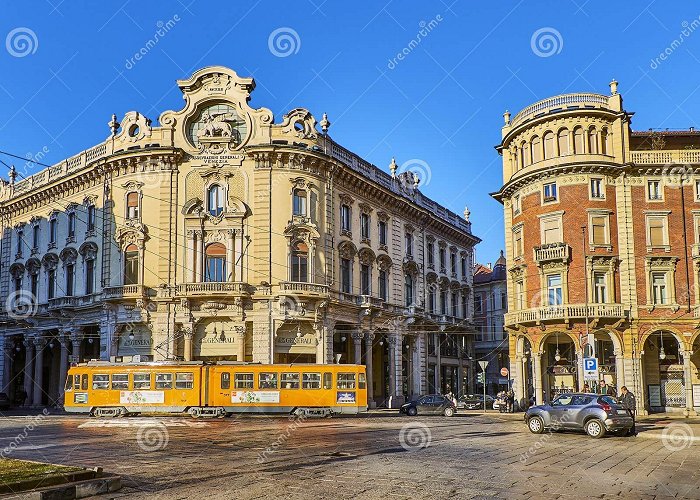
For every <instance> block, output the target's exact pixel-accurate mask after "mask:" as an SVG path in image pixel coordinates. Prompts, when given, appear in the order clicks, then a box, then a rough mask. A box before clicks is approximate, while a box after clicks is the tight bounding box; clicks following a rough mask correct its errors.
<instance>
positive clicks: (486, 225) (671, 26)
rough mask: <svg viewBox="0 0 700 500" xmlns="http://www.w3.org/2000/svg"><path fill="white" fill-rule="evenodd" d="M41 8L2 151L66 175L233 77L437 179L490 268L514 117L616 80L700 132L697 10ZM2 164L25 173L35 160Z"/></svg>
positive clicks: (266, 100) (17, 16) (13, 38)
mask: <svg viewBox="0 0 700 500" xmlns="http://www.w3.org/2000/svg"><path fill="white" fill-rule="evenodd" d="M28 4H29V2H25V3H22V2H16V3H11V4H10V5H7V4H6V5H4V6H3V16H2V19H1V20H0V35H1V38H0V42H5V44H4V46H3V45H0V75H1V76H0V150H3V151H8V152H11V153H15V154H17V155H19V156H23V157H25V156H27V155H36V154H37V153H39V152H42V154H43V155H45V156H44V158H43V160H42V161H43V162H44V163H48V164H52V163H55V162H57V161H60V160H61V159H63V158H65V157H67V156H70V155H72V154H75V153H77V152H79V151H81V150H83V149H86V148H88V147H90V146H92V145H94V144H96V143H98V142H100V141H102V140H104V139H105V138H106V137H107V135H108V133H109V130H108V127H107V122H109V120H110V117H111V115H112V113H116V114H117V116H118V117H119V118H120V119H121V117H122V116H123V115H124V113H126V112H127V111H130V110H137V111H140V112H141V113H143V114H145V115H146V116H148V117H149V118H151V119H152V120H153V121H154V123H155V122H156V121H157V118H158V116H159V115H160V113H161V112H163V111H165V110H168V109H180V108H181V107H182V106H183V101H182V95H181V93H180V91H179V89H178V88H177V86H176V84H175V80H176V79H178V78H186V77H188V76H190V75H191V73H192V72H193V71H194V70H196V69H198V68H201V67H203V66H208V65H215V64H221V65H225V66H229V67H231V68H233V69H234V70H236V71H237V72H238V73H239V74H240V75H242V76H253V77H254V78H255V79H256V82H257V83H258V87H257V89H256V90H255V92H254V93H253V99H252V102H251V104H252V105H253V106H254V107H260V106H265V107H268V108H270V109H272V110H273V112H274V114H275V118H276V120H280V119H281V117H282V115H283V114H284V113H285V112H287V111H289V110H291V109H293V108H296V107H305V108H308V109H309V110H311V112H312V113H314V115H316V117H317V118H318V119H320V117H321V114H322V113H323V112H327V113H328V117H329V119H330V120H331V122H332V126H331V129H330V133H331V135H332V136H333V137H334V138H335V139H336V140H337V141H338V142H340V143H341V144H343V145H345V146H346V147H347V148H349V149H351V150H353V151H355V152H356V153H358V154H360V155H361V156H363V157H365V158H366V159H367V160H369V161H371V162H372V163H374V164H376V165H378V166H379V167H381V168H388V165H389V162H390V160H391V157H392V156H395V157H396V160H397V163H398V164H399V165H404V164H406V165H408V164H410V165H412V166H414V167H416V168H418V169H419V170H421V169H422V170H424V171H425V172H423V177H424V180H425V182H424V185H423V186H422V189H423V191H424V192H425V193H426V194H427V195H428V196H431V197H433V198H435V199H436V200H438V201H439V202H441V203H442V204H444V205H446V206H447V207H449V208H450V209H452V210H454V211H456V212H457V213H460V214H461V213H462V211H463V209H464V206H465V205H468V206H469V208H470V210H471V212H472V221H473V230H474V232H475V234H477V235H478V236H480V237H481V238H483V240H484V242H483V243H482V244H481V245H480V246H479V247H478V249H477V259H478V260H479V261H481V262H493V261H494V260H495V259H496V258H497V256H498V252H499V250H500V249H501V248H502V246H503V215H502V208H501V206H500V204H498V203H497V202H495V201H494V200H492V199H491V198H490V197H489V196H488V193H489V192H492V191H496V190H497V189H498V188H499V186H500V184H501V181H502V176H501V175H502V174H501V163H500V157H499V156H498V155H497V153H496V152H495V150H494V149H493V146H494V145H496V144H497V143H498V142H499V140H500V129H501V126H502V124H503V117H502V114H503V112H504V111H505V110H506V109H509V110H510V111H511V112H512V113H513V114H514V113H516V112H517V111H518V110H519V109H521V108H523V107H525V106H527V105H528V104H531V103H532V102H535V101H537V100H539V99H542V98H545V97H548V96H551V95H556V94H560V93H566V92H578V91H583V92H589V91H591V92H600V93H607V92H608V91H609V88H608V83H609V82H610V80H611V79H612V78H613V77H614V78H616V79H617V80H618V81H619V82H620V88H619V90H620V92H621V93H622V95H623V98H624V100H625V106H626V108H627V109H628V110H631V111H636V112H637V114H636V116H635V117H634V120H633V127H634V128H635V129H637V130H641V129H648V128H650V127H654V128H687V127H690V126H698V125H700V124H699V123H698V122H697V120H696V117H697V116H699V112H700V109H699V108H700V92H699V87H700V78H698V76H699V75H700V28H698V29H697V31H695V30H696V28H695V27H696V26H697V24H695V25H693V24H692V22H693V21H697V20H698V19H699V18H700V5H698V4H696V3H694V2H670V1H669V2H662V1H660V0H656V1H652V2H648V1H647V0H643V1H639V2H609V1H605V2H602V1H596V0H563V1H561V2H545V1H540V2H538V1H528V2H525V1H503V2H466V1H457V2H454V3H452V2H450V1H449V0H448V1H445V2H442V1H431V2H425V1H413V0H411V1H408V0H406V1H401V2H399V1H398V0H394V1H392V2H389V3H384V2H353V3H347V2H331V1H328V0H326V1H324V0H297V1H295V2H272V1H271V2H262V1H244V0H239V1H236V2H205V1H202V0H194V1H193V0H181V1H169V2H155V1H154V2H136V1H134V0H132V1H130V2H127V3H125V4H119V6H118V5H117V3H116V2H84V1H70V2H69V1H61V0H37V1H36V2H32V5H31V6H29V5H28ZM19 5H27V6H26V7H25V6H19ZM431 20H432V21H433V22H432V23H431ZM168 21H171V23H170V26H171V28H170V29H168V30H167V33H165V34H164V35H162V36H161V37H160V39H159V40H158V43H157V44H155V45H154V46H152V47H151V48H149V49H148V50H147V53H146V54H145V55H144V56H143V57H142V58H141V60H139V61H136V60H134V61H133V62H130V61H129V60H130V59H132V58H133V57H134V55H135V54H136V53H137V52H139V51H140V50H141V49H142V48H144V47H145V46H146V43H147V41H148V40H150V39H153V38H154V37H155V36H156V32H157V31H158V29H159V26H163V25H164V24H165V23H168ZM421 26H425V27H424V28H423V33H424V35H421V36H420V37H421V40H420V43H417V44H411V40H415V39H416V38H417V37H418V36H419V32H420V31H421ZM430 26H432V28H430ZM277 30H279V31H277ZM684 30H685V34H683V35H682V32H683V31H684ZM276 31H277V33H278V37H277V38H275V37H271V35H272V34H273V33H274V32H276ZM162 32H163V29H161V33H162ZM425 33H427V34H425ZM537 33H539V35H537V36H535V35H536V34H537ZM285 36H286V37H287V38H285ZM533 36H534V38H533ZM280 37H281V38H280ZM679 38H682V43H675V44H674V40H679ZM275 40H277V41H278V42H279V45H276V44H275ZM285 42H289V43H291V45H285ZM403 49H406V51H405V52H406V55H405V56H404V57H403V59H402V60H398V59H396V61H393V60H394V58H396V56H397V54H398V53H400V52H402V51H403ZM662 52H667V53H668V55H665V56H664V57H665V60H661V59H659V55H660V54H661V53H662ZM0 159H2V160H3V161H5V162H6V163H8V164H9V163H14V164H16V165H17V167H18V168H19V169H20V170H21V171H23V165H24V163H25V162H24V161H23V160H16V159H14V160H13V159H12V158H9V157H7V156H2V155H0ZM406 162H409V163H408V164H407V163H406ZM1 168H2V169H3V170H2V171H1V172H2V175H6V169H5V167H1ZM27 173H29V174H31V173H32V170H29V171H28V172H27Z"/></svg>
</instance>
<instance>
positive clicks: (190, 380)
mask: <svg viewBox="0 0 700 500" xmlns="http://www.w3.org/2000/svg"><path fill="white" fill-rule="evenodd" d="M193 387H194V373H192V372H184V373H176V374H175V389H192V388H193ZM251 387H252V385H251Z"/></svg>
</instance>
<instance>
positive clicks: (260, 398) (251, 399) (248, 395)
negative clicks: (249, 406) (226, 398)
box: [231, 391, 280, 403]
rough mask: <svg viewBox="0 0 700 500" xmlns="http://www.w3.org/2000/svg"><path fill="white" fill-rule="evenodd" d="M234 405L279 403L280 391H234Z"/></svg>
mask: <svg viewBox="0 0 700 500" xmlns="http://www.w3.org/2000/svg"><path fill="white" fill-rule="evenodd" d="M231 402H232V403H279V402H280V393H279V391H233V392H232V393H231Z"/></svg>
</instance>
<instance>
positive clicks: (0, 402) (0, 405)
mask: <svg viewBox="0 0 700 500" xmlns="http://www.w3.org/2000/svg"><path fill="white" fill-rule="evenodd" d="M9 408H10V398H8V397H7V394H5V393H4V392H0V410H8V409H9Z"/></svg>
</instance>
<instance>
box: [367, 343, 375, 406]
mask: <svg viewBox="0 0 700 500" xmlns="http://www.w3.org/2000/svg"><path fill="white" fill-rule="evenodd" d="M365 347H366V350H367V357H366V358H365V366H366V370H367V404H368V406H369V407H370V408H374V407H375V404H374V372H373V369H374V368H373V367H374V364H373V361H374V359H373V357H374V356H373V354H374V349H373V347H374V332H372V331H367V333H365Z"/></svg>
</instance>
